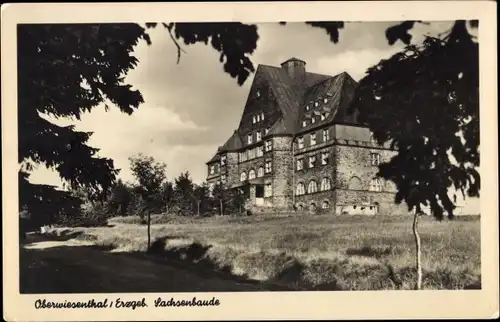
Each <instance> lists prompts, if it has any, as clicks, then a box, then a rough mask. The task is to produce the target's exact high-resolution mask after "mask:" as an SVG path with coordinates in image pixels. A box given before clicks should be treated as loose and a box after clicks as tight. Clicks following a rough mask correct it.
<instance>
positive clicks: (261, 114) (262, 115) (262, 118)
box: [260, 112, 264, 121]
mask: <svg viewBox="0 0 500 322" xmlns="http://www.w3.org/2000/svg"><path fill="white" fill-rule="evenodd" d="M260 119H261V120H262V121H264V112H262V113H260Z"/></svg>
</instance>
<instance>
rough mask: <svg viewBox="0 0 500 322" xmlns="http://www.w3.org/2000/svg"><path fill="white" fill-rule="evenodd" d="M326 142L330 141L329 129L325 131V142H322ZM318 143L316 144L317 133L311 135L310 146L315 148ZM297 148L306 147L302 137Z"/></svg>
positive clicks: (298, 140)
mask: <svg viewBox="0 0 500 322" xmlns="http://www.w3.org/2000/svg"><path fill="white" fill-rule="evenodd" d="M326 141H330V130H329V129H324V130H323V141H322V142H326ZM316 143H317V142H316V132H312V133H309V145H310V146H314V145H316ZM297 147H298V148H299V149H303V148H304V147H305V145H304V137H303V136H300V137H299V138H298V139H297Z"/></svg>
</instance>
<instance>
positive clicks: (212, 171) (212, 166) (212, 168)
mask: <svg viewBox="0 0 500 322" xmlns="http://www.w3.org/2000/svg"><path fill="white" fill-rule="evenodd" d="M214 173H215V166H214V165H211V166H210V174H214Z"/></svg>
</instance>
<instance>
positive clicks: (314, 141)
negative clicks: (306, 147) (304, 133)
mask: <svg viewBox="0 0 500 322" xmlns="http://www.w3.org/2000/svg"><path fill="white" fill-rule="evenodd" d="M310 137H311V145H316V133H311V134H310Z"/></svg>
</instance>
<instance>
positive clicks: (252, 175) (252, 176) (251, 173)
mask: <svg viewBox="0 0 500 322" xmlns="http://www.w3.org/2000/svg"><path fill="white" fill-rule="evenodd" d="M252 179H255V170H254V169H252V170H250V172H248V180H252Z"/></svg>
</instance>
